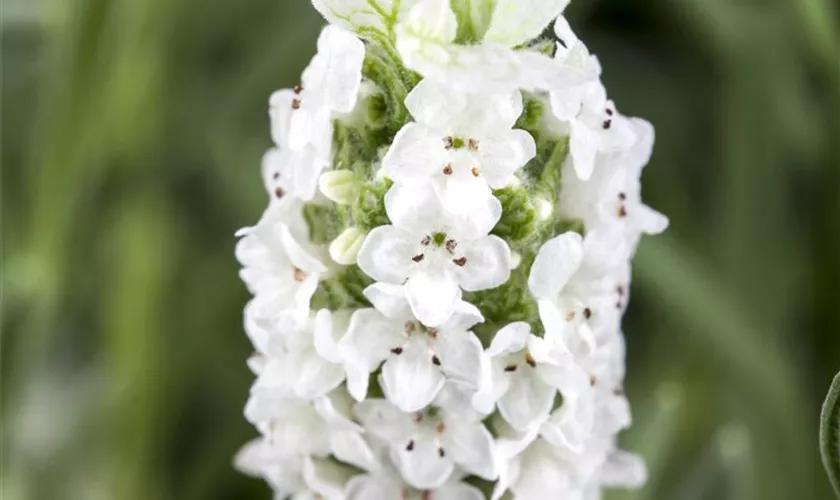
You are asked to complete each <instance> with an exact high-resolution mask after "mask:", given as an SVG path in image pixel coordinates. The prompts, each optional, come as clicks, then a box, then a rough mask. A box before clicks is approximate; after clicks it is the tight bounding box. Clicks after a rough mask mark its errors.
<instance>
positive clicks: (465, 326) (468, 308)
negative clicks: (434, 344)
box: [440, 300, 484, 330]
mask: <svg viewBox="0 0 840 500" xmlns="http://www.w3.org/2000/svg"><path fill="white" fill-rule="evenodd" d="M483 322H484V316H482V315H481V311H480V310H479V309H478V308H477V307H475V306H474V305H472V304H470V303H469V302H466V301H463V300H462V301H461V302H459V303H458V304H457V305H456V306H455V312H454V313H453V314H452V317H451V318H449V321H447V322H446V323H444V324H443V325H441V326H440V329H441V330H469V329H470V328H472V327H474V326H475V325H477V324H479V323H483Z"/></svg>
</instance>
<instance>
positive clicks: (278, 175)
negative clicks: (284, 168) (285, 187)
mask: <svg viewBox="0 0 840 500" xmlns="http://www.w3.org/2000/svg"><path fill="white" fill-rule="evenodd" d="M271 178H272V179H274V180H275V181H276V180H277V179H279V178H280V172H274V174H272V176H271Z"/></svg>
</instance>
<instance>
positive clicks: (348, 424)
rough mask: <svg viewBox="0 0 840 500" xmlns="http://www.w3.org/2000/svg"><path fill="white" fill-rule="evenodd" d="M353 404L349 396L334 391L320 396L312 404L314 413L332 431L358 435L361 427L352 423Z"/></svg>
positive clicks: (343, 392) (342, 392) (340, 391)
mask: <svg viewBox="0 0 840 500" xmlns="http://www.w3.org/2000/svg"><path fill="white" fill-rule="evenodd" d="M354 404H355V402H354V401H353V400H352V399H351V398H350V396H349V394H347V393H346V392H345V391H342V390H340V389H339V390H336V391H333V392H331V393H329V394H328V395H326V396H322V397H320V398H318V399H316V400H315V401H314V402H313V406H314V407H315V411H316V412H317V413H318V415H319V416H320V417H321V418H322V419H323V420H324V421H325V422H326V423H327V424H329V425H330V426H331V427H332V428H333V429H335V430H337V431H349V432H355V433H359V432H362V431H363V429H362V427H361V426H360V425H359V424H357V423H356V422H354V421H353V416H352V413H353V405H354Z"/></svg>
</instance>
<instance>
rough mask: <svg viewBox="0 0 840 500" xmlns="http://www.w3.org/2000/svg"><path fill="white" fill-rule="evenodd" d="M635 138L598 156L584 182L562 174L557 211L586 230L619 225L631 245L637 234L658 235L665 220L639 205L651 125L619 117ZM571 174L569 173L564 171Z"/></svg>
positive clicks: (648, 158)
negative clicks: (558, 209)
mask: <svg viewBox="0 0 840 500" xmlns="http://www.w3.org/2000/svg"><path fill="white" fill-rule="evenodd" d="M618 120H619V121H622V122H624V123H626V126H627V127H629V128H630V129H631V130H632V132H633V135H634V137H635V140H634V142H633V143H632V145H630V146H629V147H626V148H623V149H621V150H618V151H613V152H611V153H609V154H602V155H599V156H598V158H597V161H596V162H595V170H594V171H593V173H592V176H591V178H590V179H589V180H587V181H581V180H580V179H578V178H576V177H575V176H573V175H567V172H565V171H564V175H563V186H562V189H561V192H560V212H561V213H563V214H564V215H567V216H569V217H574V218H580V219H582V220H583V222H584V224H586V227H595V226H598V225H601V224H611V223H612V224H620V225H621V226H622V227H623V228H624V232H625V233H626V234H627V237H628V239H629V240H630V241H631V243H632V244H633V245H635V242H636V240H637V239H638V238H639V236H640V235H641V234H651V235H653V234H659V233H661V232H662V231H664V230H665V229H666V228H667V227H668V218H667V217H665V216H664V215H662V214H660V213H659V212H657V211H656V210H654V209H652V208H650V207H649V206H647V205H645V204H644V203H643V202H642V195H641V191H642V186H641V175H642V170H643V168H644V167H645V166H646V165H647V164H648V162H649V161H650V157H651V152H652V150H653V142H654V130H653V126H652V125H651V124H650V123H648V122H647V121H645V120H642V119H639V118H624V117H619V118H618ZM568 174H571V172H568Z"/></svg>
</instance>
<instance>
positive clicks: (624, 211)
mask: <svg viewBox="0 0 840 500" xmlns="http://www.w3.org/2000/svg"><path fill="white" fill-rule="evenodd" d="M618 216H619V217H622V218H623V217H627V207H625V206H624V205H621V207H619V208H618Z"/></svg>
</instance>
